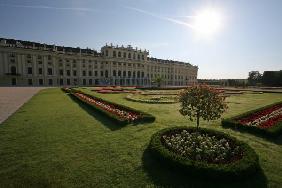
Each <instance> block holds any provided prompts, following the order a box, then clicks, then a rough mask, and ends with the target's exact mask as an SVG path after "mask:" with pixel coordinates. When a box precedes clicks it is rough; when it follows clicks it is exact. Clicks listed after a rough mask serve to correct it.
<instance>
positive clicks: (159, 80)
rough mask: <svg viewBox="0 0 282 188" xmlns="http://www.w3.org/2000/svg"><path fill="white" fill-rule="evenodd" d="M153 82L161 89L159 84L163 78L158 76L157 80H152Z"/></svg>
mask: <svg viewBox="0 0 282 188" xmlns="http://www.w3.org/2000/svg"><path fill="white" fill-rule="evenodd" d="M153 82H154V83H156V84H157V86H158V87H161V84H162V82H163V78H162V77H160V76H158V77H157V78H155V79H154V81H153Z"/></svg>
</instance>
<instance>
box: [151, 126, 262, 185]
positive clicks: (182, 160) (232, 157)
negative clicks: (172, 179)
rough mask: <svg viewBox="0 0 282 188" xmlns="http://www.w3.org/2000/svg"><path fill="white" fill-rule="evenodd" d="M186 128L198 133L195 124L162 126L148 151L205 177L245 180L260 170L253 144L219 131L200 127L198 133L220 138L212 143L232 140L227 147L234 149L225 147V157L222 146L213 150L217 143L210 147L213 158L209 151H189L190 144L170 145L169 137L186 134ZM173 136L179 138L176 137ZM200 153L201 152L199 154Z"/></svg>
mask: <svg viewBox="0 0 282 188" xmlns="http://www.w3.org/2000/svg"><path fill="white" fill-rule="evenodd" d="M183 131H186V132H187V133H190V134H193V133H195V132H197V129H196V128H192V127H173V128H167V129H163V130H161V131H159V132H157V133H155V134H154V135H153V136H152V138H151V141H150V144H149V151H150V152H151V154H152V155H153V156H154V157H155V158H157V159H158V160H159V161H161V162H162V163H163V164H166V165H168V166H169V167H172V168H174V169H176V170H179V171H181V172H183V173H188V174H189V175H195V176H202V177H205V178H212V179H244V178H248V176H249V175H251V174H254V173H256V172H257V171H258V170H260V166H259V158H258V155H257V154H256V153H255V151H254V150H253V149H252V148H251V147H250V146H248V145H247V144H246V143H243V142H241V141H238V140H237V139H235V138H234V137H231V136H229V135H227V134H224V133H221V132H218V131H214V130H209V129H202V128H201V129H198V134H199V135H208V136H210V137H211V138H212V139H215V140H217V141H216V143H214V142H211V143H214V144H215V145H216V144H217V145H218V143H220V142H224V143H225V144H226V143H229V144H230V146H228V147H230V148H231V149H230V151H229V152H228V149H226V152H227V154H226V156H223V154H222V150H221V149H220V151H218V152H216V151H212V150H216V147H215V146H214V147H213V146H211V147H210V149H211V153H210V154H209V155H210V157H207V153H206V154H203V150H202V151H197V150H199V149H195V150H193V151H191V150H190V152H189V148H191V147H190V146H189V145H186V146H183V145H182V146H179V145H177V146H175V148H177V149H173V148H172V147H169V146H168V143H167V141H166V140H167V139H166V138H167V137H172V135H176V134H183ZM174 139H177V138H175V137H174ZM222 140H225V141H222ZM182 142H184V143H186V144H188V143H189V139H187V138H186V139H183V140H182ZM203 142H204V141H203ZM169 143H171V142H169ZM192 143H193V142H192ZM224 143H222V144H224ZM171 144H172V143H171ZM194 144H195V143H194ZM201 144H202V143H201ZM181 147H182V148H185V152H184V153H183V151H182V152H179V151H178V150H179V148H181ZM205 147H206V146H205ZM207 147H208V146H207ZM221 147H222V146H220V144H219V147H218V148H221ZM226 147H227V146H226ZM206 151H208V149H206ZM193 152H195V153H193ZM197 152H199V153H198V154H197ZM232 152H233V153H232ZM189 153H190V154H189ZM208 153H209V152H208ZM216 153H218V154H216ZM219 156H221V157H222V158H220V157H219ZM201 157H202V158H201ZM213 157H214V158H213ZM216 157H219V158H218V160H215V158H216Z"/></svg>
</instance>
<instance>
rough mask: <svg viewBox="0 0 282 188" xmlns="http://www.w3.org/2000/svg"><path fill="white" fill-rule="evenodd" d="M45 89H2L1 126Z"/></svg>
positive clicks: (0, 103) (0, 105) (0, 89)
mask: <svg viewBox="0 0 282 188" xmlns="http://www.w3.org/2000/svg"><path fill="white" fill-rule="evenodd" d="M41 89H44V88H43V87H0V124H1V123H2V122H3V121H5V120H6V119H7V118H8V117H9V116H10V115H12V114H13V113H14V112H15V111H16V110H17V109H19V108H20V107H21V106H22V105H23V104H24V103H26V102H27V101H28V100H29V99H30V98H31V97H32V96H33V95H34V94H36V93H37V92H38V91H40V90H41Z"/></svg>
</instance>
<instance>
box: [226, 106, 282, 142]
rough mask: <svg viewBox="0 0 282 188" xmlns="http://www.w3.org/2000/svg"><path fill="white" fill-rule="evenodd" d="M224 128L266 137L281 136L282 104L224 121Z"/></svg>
mask: <svg viewBox="0 0 282 188" xmlns="http://www.w3.org/2000/svg"><path fill="white" fill-rule="evenodd" d="M222 126H223V127H230V128H234V129H240V130H244V131H248V132H251V133H255V134H260V135H263V136H266V137H276V136H279V135H281V134H282V102H278V103H274V104H271V105H267V106H265V107H262V108H259V109H255V110H252V111H248V112H246V113H243V114H240V115H238V116H235V117H231V118H228V119H223V120H222Z"/></svg>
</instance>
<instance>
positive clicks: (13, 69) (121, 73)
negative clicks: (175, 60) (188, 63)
mask: <svg viewBox="0 0 282 188" xmlns="http://www.w3.org/2000/svg"><path fill="white" fill-rule="evenodd" d="M10 71H11V74H14V75H15V74H17V69H16V67H15V66H11V70H10ZM27 73H28V74H32V73H33V69H32V67H28V68H27ZM131 73H132V74H131ZM38 74H39V75H42V74H43V69H42V68H38ZM47 74H48V75H53V69H52V68H48V69H47ZM59 75H60V76H64V70H62V69H60V70H59ZM66 75H67V76H71V71H70V70H66ZM72 76H77V71H76V70H73V72H72ZM82 76H86V71H85V70H84V71H82ZM88 76H92V71H88ZM94 76H96V77H97V76H98V71H94ZM100 76H102V77H103V76H105V78H108V77H109V73H108V70H105V72H104V71H101V72H100ZM113 76H115V77H116V76H118V77H121V76H123V77H126V76H127V77H131V76H132V77H133V78H135V77H136V72H135V71H133V72H131V71H128V72H127V74H126V71H120V70H119V71H116V70H113ZM144 76H145V75H144V72H140V71H137V78H140V77H141V78H144ZM147 76H148V77H149V74H147ZM153 76H155V77H157V76H160V75H159V74H158V75H157V74H155V75H153V74H151V78H153ZM162 77H163V78H165V79H166V78H168V79H169V78H173V75H171V76H169V75H164V76H163V75H162ZM177 78H178V79H183V78H184V76H182V75H178V76H177V75H175V79H177ZM192 78H193V77H190V79H192ZM187 79H188V77H187V76H186V80H187Z"/></svg>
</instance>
